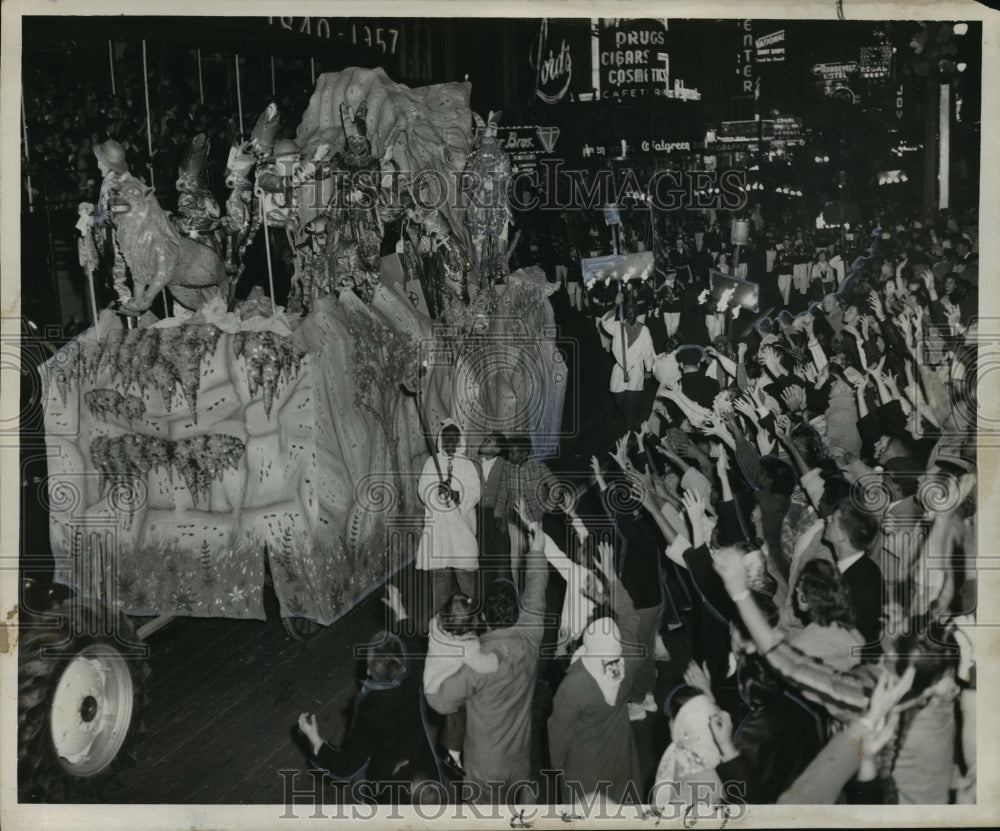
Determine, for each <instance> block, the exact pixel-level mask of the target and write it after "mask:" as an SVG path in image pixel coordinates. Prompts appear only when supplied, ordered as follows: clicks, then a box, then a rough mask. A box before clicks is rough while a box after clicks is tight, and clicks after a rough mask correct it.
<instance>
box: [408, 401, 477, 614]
mask: <svg viewBox="0 0 1000 831" xmlns="http://www.w3.org/2000/svg"><path fill="white" fill-rule="evenodd" d="M437 446H438V452H437V454H436V456H431V457H430V458H428V459H427V461H426V462H424V467H423V470H422V471H421V472H420V479H419V480H418V481H417V495H418V496H419V498H420V501H421V502H423V503H424V530H423V534H422V535H421V537H420V545H419V546H418V547H417V557H416V559H417V563H416V566H417V569H419V570H421V571H430V572H432V577H433V583H432V589H431V591H432V594H431V604H432V608H431V614H436V613H437V612H438V611H440V609H441V607H442V606H443V605H444V603H445V601H447V600H448V598H449V597H451V595H452V594H453V593H454V591H455V588H454V586H453V577H454V581H455V582H457V584H458V591H461V592H463V593H464V594H466V595H468V596H469V597H471V598H475V597H476V570H477V569H478V567H479V544H478V543H477V542H476V506H477V505H478V504H479V496H480V487H479V473H478V471H477V470H476V466H475V465H474V464H473V463H472V461H471V460H469V459H468V458H466V456H465V454H464V443H463V439H462V430H461V428H460V427H459V426H458V424H456V423H455V422H454V421H452V420H451V419H447V420H446V421H445V422H444V424H443V425H442V427H441V432H440V433H439V434H438V444H437Z"/></svg>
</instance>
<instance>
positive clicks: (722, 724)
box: [708, 710, 738, 762]
mask: <svg viewBox="0 0 1000 831" xmlns="http://www.w3.org/2000/svg"><path fill="white" fill-rule="evenodd" d="M708 727H709V730H711V731H712V738H713V739H715V745H716V747H718V748H719V754H720V755H721V756H722V759H723V761H727V762H728V761H729V760H730V759H733V758H735V757H736V755H737V753H738V751H737V749H736V745H735V744H733V720H732V718H731V717H730V715H729V713H727V712H726V711H725V710H718V711H716V712H715V713H713V714H712V715H711V716H709V717H708Z"/></svg>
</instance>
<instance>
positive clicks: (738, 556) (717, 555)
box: [712, 547, 747, 597]
mask: <svg viewBox="0 0 1000 831" xmlns="http://www.w3.org/2000/svg"><path fill="white" fill-rule="evenodd" d="M712 566H713V567H714V568H715V571H716V573H717V574H718V575H719V577H721V578H722V582H723V584H724V585H725V587H726V591H727V592H728V593H729V596H730V597H736V596H737V595H739V594H742V593H743V592H745V591H746V590H747V565H746V562H744V560H743V553H742V552H741V551H740V550H739V549H738V548H732V547H728V548H720V549H717V550H715V551H713V552H712Z"/></svg>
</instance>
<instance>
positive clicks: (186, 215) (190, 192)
mask: <svg viewBox="0 0 1000 831" xmlns="http://www.w3.org/2000/svg"><path fill="white" fill-rule="evenodd" d="M208 149H209V140H208V137H207V136H206V135H205V134H204V133H198V135H196V136H195V137H194V138H193V139H191V143H190V144H189V145H188V147H187V149H186V150H185V151H184V156H183V157H182V158H181V163H180V165H179V166H178V168H177V192H178V193H179V194H180V195H179V196H178V198H177V215H176V216H175V217H174V218H173V221H174V225H176V226H177V229H178V230H179V231H180V232H181V233H182V234H184V236H186V237H190V238H191V239H193V240H196V241H197V242H200V243H202V244H204V245H207V246H208V247H209V248H211V249H212V250H213V251H215V253H216V254H219V255H220V256H222V254H223V251H222V245H221V240H220V238H219V229H220V226H221V223H220V220H219V214H220V211H219V203H218V201H216V199H215V197H214V196H213V195H212V192H211V191H210V190H209V189H208V180H207V178H206V176H205V162H206V161H207V159H208Z"/></svg>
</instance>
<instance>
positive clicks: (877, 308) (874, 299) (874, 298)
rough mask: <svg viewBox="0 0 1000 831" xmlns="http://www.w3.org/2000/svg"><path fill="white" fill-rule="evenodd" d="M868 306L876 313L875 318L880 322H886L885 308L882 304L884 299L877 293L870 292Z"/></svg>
mask: <svg viewBox="0 0 1000 831" xmlns="http://www.w3.org/2000/svg"><path fill="white" fill-rule="evenodd" d="M868 305H869V306H870V307H871V310H872V311H873V312H874V313H875V317H877V318H878V319H879V320H885V306H884V305H883V304H882V298H881V297H879V295H878V292H877V291H870V292H868Z"/></svg>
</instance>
